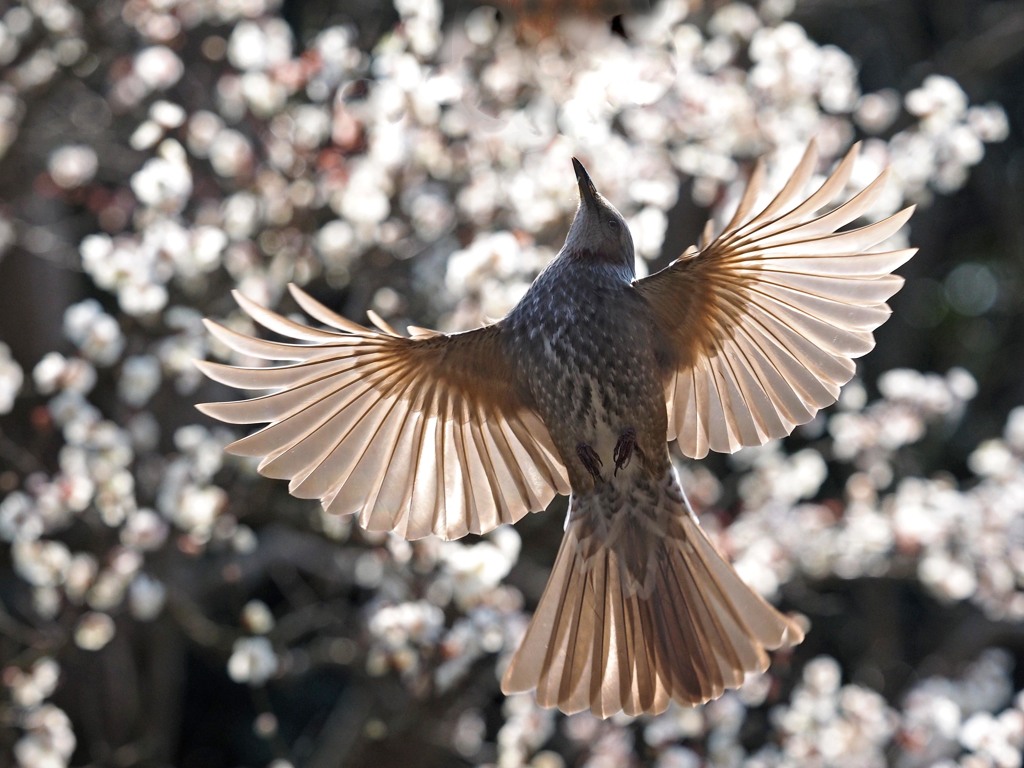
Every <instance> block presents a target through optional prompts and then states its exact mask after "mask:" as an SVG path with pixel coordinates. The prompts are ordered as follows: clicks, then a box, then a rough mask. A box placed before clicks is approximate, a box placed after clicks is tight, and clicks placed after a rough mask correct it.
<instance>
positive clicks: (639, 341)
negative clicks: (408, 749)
mask: <svg viewBox="0 0 1024 768" xmlns="http://www.w3.org/2000/svg"><path fill="white" fill-rule="evenodd" d="M855 159H856V147H855V148H854V149H853V150H851V151H850V153H849V154H848V155H847V156H846V158H845V159H844V160H843V161H842V162H841V163H840V164H839V165H838V167H837V168H836V169H835V171H834V172H833V174H832V175H831V176H830V177H829V178H828V179H826V180H825V182H824V183H823V184H822V185H821V186H820V187H819V188H818V189H817V190H816V191H814V192H812V193H811V194H809V195H805V191H804V190H805V188H806V187H807V185H808V183H809V182H810V180H811V177H812V176H813V174H814V172H815V170H816V168H817V162H818V160H817V152H816V150H815V148H814V146H813V144H812V145H811V146H810V147H809V148H808V150H807V152H806V153H805V155H804V157H803V159H802V160H801V161H800V163H799V164H798V166H797V168H796V170H795V171H794V172H793V174H792V176H791V177H790V179H789V181H788V182H787V184H786V185H785V186H784V187H783V189H782V191H781V192H779V193H778V194H777V195H776V196H775V197H774V198H773V199H772V200H771V201H770V202H769V203H768V204H767V205H766V206H765V207H763V208H760V209H759V208H758V207H757V204H758V198H759V196H760V193H761V191H762V187H763V183H764V179H763V177H764V174H763V168H762V166H761V165H760V164H759V165H758V167H757V169H756V170H755V172H754V174H753V177H752V179H751V181H750V183H749V185H748V188H747V191H746V193H745V194H744V196H743V198H742V199H741V201H740V203H739V206H738V208H737V210H736V213H735V215H734V216H733V217H732V219H731V220H730V221H729V223H728V224H727V225H726V226H725V228H724V229H723V231H722V232H721V233H720V234H718V235H717V236H714V237H712V236H711V235H710V226H709V228H708V230H706V234H705V238H704V242H702V243H701V245H700V246H699V247H695V248H691V249H689V250H688V251H687V252H686V253H685V254H684V255H683V256H682V257H681V258H680V259H678V260H677V261H675V262H674V263H672V264H671V265H669V266H668V267H667V268H665V269H663V270H662V271H660V272H658V273H656V274H654V275H651V276H650V277H646V278H644V279H642V280H636V279H635V271H634V252H633V241H632V237H631V236H630V233H629V229H628V227H627V226H626V222H625V221H624V220H623V218H622V216H621V215H620V214H619V212H618V211H617V210H615V208H614V207H613V206H612V205H611V204H610V203H608V201H607V200H605V199H604V198H603V197H602V196H601V195H600V194H599V193H598V192H597V190H596V189H595V188H594V185H593V183H592V181H591V180H590V177H589V175H588V174H587V172H586V170H585V169H584V168H583V166H582V164H580V163H579V161H577V160H574V161H573V163H574V166H575V170H576V177H577V182H578V185H579V190H580V206H579V208H578V210H577V212H576V216H575V218H574V220H573V223H572V225H571V227H570V229H569V233H568V235H567V237H566V241H565V245H564V246H563V248H562V250H561V251H560V252H559V254H558V256H557V257H556V258H555V259H554V260H553V261H552V262H551V264H549V265H548V267H547V268H546V269H545V270H544V271H543V272H542V273H541V274H540V276H538V278H537V279H536V281H535V282H534V283H533V285H532V286H531V287H530V289H529V290H528V291H527V293H526V295H525V296H524V297H523V298H522V300H521V301H520V302H519V303H518V304H517V305H516V306H515V308H514V309H513V310H512V311H511V312H510V313H509V314H508V316H507V317H505V318H504V319H502V320H500V321H498V322H497V323H494V324H492V325H488V326H485V327H483V328H479V329H476V330H473V331H468V332H466V333H458V334H450V335H448V334H442V333H437V332H434V331H427V330H423V329H417V330H416V332H415V333H414V335H413V336H412V337H405V336H401V335H399V334H398V333H396V332H395V331H394V330H393V329H392V328H391V327H390V326H388V325H387V324H386V323H384V322H383V321H382V320H380V319H379V318H376V317H375V316H373V317H371V319H372V320H373V321H374V325H375V326H376V328H375V329H369V328H365V327H363V326H360V325H358V324H356V323H353V322H351V321H349V320H347V319H345V318H343V317H341V316H340V315H337V314H335V313H334V312H332V311H330V310H329V309H327V308H326V307H324V306H323V305H322V304H320V303H319V302H317V301H315V300H314V299H313V298H311V297H310V296H308V295H307V294H306V293H304V292H303V291H301V290H300V289H299V288H297V287H295V286H289V288H290V290H291V292H292V295H293V297H294V298H295V300H296V302H297V303H298V304H299V306H300V307H301V308H302V309H303V310H304V311H305V312H306V313H307V314H309V315H310V316H311V317H313V318H314V319H316V320H317V321H319V322H320V323H322V324H323V325H324V326H326V328H324V329H318V328H313V327H310V326H307V325H303V324H300V323H296V322H294V321H292V320H289V319H287V318H285V317H282V316H281V315H279V314H276V313H274V312H272V311H270V310H268V309H266V308H264V307H261V306H259V305H257V304H255V303H253V302H252V301H250V300H248V299H246V298H245V297H244V296H242V295H241V294H238V293H237V292H236V294H235V298H236V300H237V301H238V303H239V305H240V306H241V307H242V309H243V310H245V311H246V312H247V313H248V314H249V315H250V316H251V317H252V318H253V319H254V320H255V321H256V322H257V323H259V324H260V325H262V326H264V327H265V328H267V329H268V330H270V331H273V332H275V333H277V334H280V335H282V336H285V337H289V338H292V339H295V340H296V341H297V342H299V343H282V342H272V341H266V340H262V339H257V338H252V337H249V336H245V335H242V334H239V333H236V332H234V331H231V330H229V329H227V328H225V327H224V326H221V325H219V324H217V323H214V322H211V321H207V325H208V327H209V329H210V332H211V333H212V334H213V335H214V336H215V337H217V338H218V339H220V340H221V341H222V342H224V343H225V344H226V345H227V346H229V347H231V348H232V349H234V350H236V351H237V352H240V353H243V354H246V355H251V356H255V357H259V358H263V359H266V360H272V361H288V362H287V364H285V365H278V366H271V367H259V368H241V367H235V366H228V365H221V364H217V363H211V362H199V363H198V364H199V366H200V368H201V369H202V370H203V372H204V373H206V374H207V375H208V376H209V377H210V378H212V379H215V380H217V381H220V382H223V383H224V384H227V385H229V386H232V387H237V388H239V389H245V390H269V391H270V394H266V395H264V396H262V397H256V398H253V399H249V400H241V401H231V402H223V403H208V404H205V405H200V406H199V408H200V409H201V410H202V411H203V412H204V413H208V414H209V415H211V416H214V417H216V418H218V419H221V420H223V421H226V422H230V423H236V424H239V423H241V424H260V423H265V424H267V426H265V427H263V428H262V429H261V430H259V431H258V432H255V433H253V434H252V435H249V436H248V437H244V438H242V439H241V440H238V441H237V442H235V443H232V444H231V445H230V446H228V450H230V451H231V452H233V453H237V454H241V455H245V456H255V457H259V458H260V464H259V470H260V472H262V473H263V474H265V475H267V476H269V477H275V478H281V479H286V480H288V481H289V490H290V491H291V493H293V494H294V495H296V496H298V497H301V498H315V499H319V500H320V501H321V503H322V504H323V505H324V507H325V508H326V509H327V510H328V511H330V512H333V513H337V514H343V515H344V514H354V515H357V519H358V521H359V524H360V525H361V526H363V527H365V528H367V529H369V530H375V531H394V532H395V533H397V534H399V535H401V536H404V537H406V538H409V539H415V538H421V537H423V536H427V535H431V534H433V535H437V536H441V537H443V538H446V539H452V538H457V537H459V536H463V535H465V534H467V533H486V532H487V531H489V530H491V529H493V528H495V527H496V526H498V525H500V524H502V523H514V522H516V521H517V520H518V519H520V518H521V517H522V516H523V515H525V514H526V513H527V512H536V511H539V510H541V509H544V508H545V507H546V506H547V504H548V503H549V502H550V501H551V499H552V498H553V497H554V496H555V494H559V493H562V494H564V493H571V499H570V505H569V516H568V519H567V521H566V530H565V535H564V538H563V541H562V544H561V547H560V549H559V552H558V555H557V557H556V559H555V564H554V567H553V569H552V573H551V577H550V579H549V581H548V584H547V587H546V588H545V590H544V594H543V596H542V597H541V599H540V603H539V604H538V606H537V610H536V612H535V614H534V617H533V619H532V621H531V622H530V625H529V627H528V629H527V631H526V635H525V637H524V639H523V641H522V643H521V644H520V647H519V649H518V650H517V651H516V653H515V654H514V656H513V658H512V661H511V663H510V664H509V667H508V669H507V671H506V673H505V676H504V679H503V681H502V688H503V690H504V691H505V692H506V693H510V692H513V691H527V690H536V695H537V699H538V701H539V702H540V703H541V704H542V705H544V706H557V707H558V708H560V709H561V710H562V711H564V712H577V711H581V710H590V711H591V712H593V713H594V714H595V715H598V716H600V717H607V716H609V715H612V714H614V713H616V712H619V711H625V712H626V713H627V714H631V715H635V714H641V713H657V712H661V711H663V710H664V709H665V708H666V707H667V706H668V703H669V701H671V700H675V701H676V702H678V703H680V704H683V705H693V704H698V703H701V702H704V701H708V700H709V699H712V698H715V697H716V696H719V695H721V693H722V692H723V691H724V690H726V689H727V688H734V687H737V686H739V685H740V684H741V683H742V682H743V678H744V675H745V674H746V673H747V672H753V671H761V670H764V669H765V668H766V667H767V665H768V656H767V653H766V651H767V650H771V649H776V648H780V647H786V646H792V645H795V644H797V643H799V642H800V641H801V640H802V639H803V631H802V629H801V627H800V626H799V625H798V624H797V623H796V622H795V621H793V620H792V619H789V618H787V617H786V616H784V615H782V614H781V613H779V612H778V611H776V610H775V609H774V608H772V607H771V606H770V605H769V604H768V603H767V602H765V601H764V600H763V599H762V598H761V597H760V596H758V595H757V594H756V593H755V592H753V591H752V590H751V589H750V588H749V587H747V586H746V584H744V583H743V581H742V580H741V579H740V578H739V576H738V575H737V573H736V572H735V570H734V569H733V568H732V566H730V565H729V564H728V563H727V562H726V561H725V560H724V559H723V558H722V556H721V555H720V554H719V553H718V552H717V551H716V549H715V547H714V546H713V545H712V544H711V541H710V540H709V539H708V537H707V536H706V534H705V533H704V532H703V530H701V528H700V525H699V524H698V522H697V519H696V517H695V515H694V514H693V512H692V510H691V509H690V507H689V505H688V503H687V501H686V498H685V496H684V494H683V491H682V488H681V487H680V485H679V480H678V478H677V476H676V473H675V471H674V469H673V467H672V463H671V460H670V458H669V453H668V449H667V442H668V441H669V440H677V441H678V443H679V446H680V448H681V450H682V451H683V453H685V454H686V455H687V456H691V457H693V458H701V457H703V456H705V455H706V454H707V453H708V451H712V450H713V451H724V452H731V451H735V450H737V449H738V448H740V447H742V446H749V445H760V444H762V443H764V442H766V441H768V440H770V439H772V438H776V437H781V436H783V435H786V434H788V433H789V432H790V431H792V429H793V428H794V427H796V426H797V425H799V424H803V423H805V422H807V421H809V420H810V419H811V418H812V417H813V416H814V414H815V413H816V412H817V411H818V410H819V409H820V408H822V407H824V406H827V405H829V404H831V403H833V402H834V401H835V400H836V398H837V397H838V394H839V388H840V387H841V386H842V385H843V384H845V383H846V382H847V381H848V380H849V379H850V378H851V377H852V376H853V372H854V364H853V360H854V359H855V358H857V357H859V356H861V355H863V354H864V353H866V352H867V351H868V350H869V349H871V347H872V346H873V344H874V339H873V336H872V332H873V331H874V329H875V328H877V327H878V326H879V325H880V324H881V323H883V322H884V321H885V320H886V318H887V317H888V315H889V308H888V306H887V304H886V301H887V300H888V299H889V298H890V297H891V296H892V295H893V294H894V293H895V292H896V291H897V290H899V287H900V285H901V283H902V280H901V278H899V277H896V276H894V275H892V274H891V272H892V271H893V270H894V269H896V268H897V267H899V266H900V265H901V264H903V263H904V262H905V261H906V260H907V259H909V258H910V257H911V256H912V255H913V253H914V251H913V250H912V249H896V250H882V251H878V250H876V248H877V246H878V244H879V243H882V242H884V241H885V240H887V239H888V238H889V237H891V236H892V235H893V234H895V232H896V231H897V230H899V229H900V227H902V226H903V225H904V224H905V223H906V221H907V220H908V218H909V217H910V215H911V213H912V209H910V208H908V209H905V210H903V211H900V212H899V213H896V214H894V215H893V216H890V217H888V218H886V219H883V220H882V221H879V222H876V223H873V224H867V225H864V226H860V227H858V228H854V229H848V230H844V231H839V230H840V229H841V228H842V227H845V226H847V225H849V224H851V223H853V222H855V221H856V220H857V219H859V218H861V217H862V216H863V215H864V214H865V213H867V212H868V211H869V210H870V209H871V208H872V206H873V205H874V203H875V202H876V200H877V197H878V195H879V194H880V193H881V191H882V189H883V186H884V184H885V182H886V178H887V173H883V174H882V175H881V176H880V177H879V178H878V179H876V180H875V181H874V182H872V183H871V184H869V185H868V186H867V187H865V188H864V189H863V190H862V191H861V192H860V193H859V194H857V195H855V196H854V197H852V198H851V199H849V200H848V201H847V202H845V203H844V204H842V205H839V206H837V207H831V208H830V206H832V205H834V203H835V201H836V200H837V199H838V198H840V197H841V195H842V193H843V191H844V189H845V188H846V186H847V184H848V182H849V178H850V174H851V171H852V167H853V163H854V161H855ZM823 211H824V212H823Z"/></svg>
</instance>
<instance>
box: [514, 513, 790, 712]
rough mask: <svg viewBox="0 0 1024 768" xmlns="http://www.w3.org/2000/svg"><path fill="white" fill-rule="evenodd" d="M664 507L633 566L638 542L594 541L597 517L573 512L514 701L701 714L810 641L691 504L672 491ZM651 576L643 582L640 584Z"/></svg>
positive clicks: (523, 655) (520, 659)
mask: <svg viewBox="0 0 1024 768" xmlns="http://www.w3.org/2000/svg"><path fill="white" fill-rule="evenodd" d="M671 496H676V494H672V495H671ZM577 501H579V500H574V505H576V506H577V507H579V506H580V505H578V504H577V503H576V502H577ZM584 506H585V505H584ZM659 506H668V507H670V508H671V509H670V514H665V515H664V516H663V517H662V520H663V522H664V526H663V527H662V531H661V534H660V535H652V536H651V538H650V539H649V546H648V549H647V552H646V558H647V562H646V563H636V562H626V560H627V558H636V557H637V549H636V546H635V541H633V542H631V543H630V544H629V546H625V547H617V546H616V543H617V542H616V540H615V539H614V538H613V539H611V540H605V541H604V542H603V543H600V544H598V543H596V542H595V540H596V539H598V538H599V537H597V536H596V535H595V531H594V526H593V520H592V519H591V517H590V516H589V515H587V514H581V515H577V514H575V513H574V515H573V516H572V518H571V521H570V524H569V527H568V529H567V530H566V533H565V538H564V539H563V541H562V545H561V548H560V549H559V551H558V556H557V558H556V560H555V565H554V568H553V569H552V572H551V577H550V579H549V581H548V584H547V587H546V588H545V590H544V594H543V596H542V597H541V599H540V604H539V605H538V606H537V611H536V613H535V614H534V617H533V620H532V621H531V622H530V626H529V627H528V628H527V630H526V635H525V637H524V638H523V641H522V643H521V644H520V646H519V649H518V650H517V651H516V653H515V655H514V656H513V658H512V661H511V663H510V664H509V667H508V670H507V671H506V673H505V676H504V679H503V681H502V690H504V691H505V693H513V692H518V691H528V690H531V689H534V688H536V689H537V701H538V703H540V704H541V705H542V706H546V707H558V708H559V709H561V710H562V711H563V712H566V713H573V712H580V711H583V710H588V709H589V710H590V711H591V712H592V713H593V714H594V715H596V716H598V717H608V716H610V715H613V714H615V713H616V712H619V711H624V712H625V713H626V714H628V715H637V714H643V713H647V714H656V713H658V712H662V711H664V710H665V709H666V708H667V707H668V703H669V701H670V700H675V701H676V702H678V703H679V704H682V705H684V706H692V705H695V704H700V703H703V702H706V701H708V700H710V699H713V698H716V697H718V696H720V695H721V694H722V693H723V692H724V691H725V690H726V689H728V688H736V687H738V686H739V685H741V684H742V682H743V678H744V675H745V674H746V673H747V672H760V671H764V670H765V669H766V668H767V667H768V654H767V653H766V650H771V649H776V648H781V647H788V646H792V645H796V644H797V643H799V642H800V641H801V640H803V631H802V630H801V628H800V627H799V626H798V625H797V624H796V622H794V621H793V620H791V619H789V618H787V617H785V616H783V615H782V614H781V613H779V612H778V611H776V610H775V609H774V608H772V607H771V606H770V605H769V604H768V603H767V602H765V601H764V600H763V599H762V598H761V597H760V596H759V595H757V594H756V593H755V592H754V591H753V590H751V589H750V587H748V586H747V585H746V584H744V583H743V581H742V580H741V579H740V577H739V575H738V574H737V573H736V571H735V570H734V569H733V568H732V566H730V565H729V564H728V563H727V562H726V561H725V560H724V559H723V558H722V556H721V555H719V554H718V552H717V551H716V550H715V548H714V545H713V544H712V543H711V541H710V539H708V537H707V535H706V534H705V533H704V531H703V530H701V528H700V526H699V525H698V524H697V522H696V520H695V519H694V518H693V517H691V516H690V514H689V513H688V512H687V510H686V508H685V507H684V506H683V502H681V501H676V500H675V499H673V498H671V497H670V496H667V495H663V496H662V503H660V504H659ZM628 513H629V510H625V509H624V510H621V511H620V512H619V513H618V514H628ZM644 570H646V571H647V573H648V574H650V577H649V579H647V580H646V582H647V583H646V584H644V583H642V582H640V581H638V580H637V579H636V578H635V577H634V575H635V574H636V573H638V572H642V571H644Z"/></svg>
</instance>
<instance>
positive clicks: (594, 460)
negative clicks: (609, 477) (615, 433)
mask: <svg viewBox="0 0 1024 768" xmlns="http://www.w3.org/2000/svg"><path fill="white" fill-rule="evenodd" d="M576 455H577V456H578V457H579V459H580V461H582V462H583V466H584V467H586V469H587V472H589V473H590V474H591V476H592V477H593V478H594V482H595V483H600V482H601V467H602V466H603V465H604V462H603V461H601V457H600V456H598V455H597V451H595V450H594V449H593V448H591V447H590V446H589V445H587V444H586V443H580V444H579V445H577V446H576Z"/></svg>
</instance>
